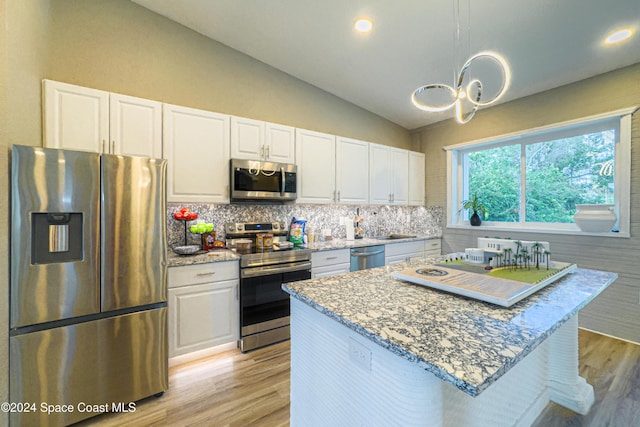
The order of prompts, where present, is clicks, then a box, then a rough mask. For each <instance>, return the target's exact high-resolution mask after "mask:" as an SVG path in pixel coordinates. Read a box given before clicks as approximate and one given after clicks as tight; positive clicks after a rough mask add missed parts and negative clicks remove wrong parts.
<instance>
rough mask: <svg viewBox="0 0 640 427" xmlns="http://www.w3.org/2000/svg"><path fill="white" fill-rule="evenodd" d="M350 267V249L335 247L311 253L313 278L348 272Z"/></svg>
mask: <svg viewBox="0 0 640 427" xmlns="http://www.w3.org/2000/svg"><path fill="white" fill-rule="evenodd" d="M350 268H351V252H350V250H349V249H334V250H330V251H320V252H313V253H312V254H311V278H312V279H316V278H320V277H328V276H333V275H336V274H342V273H348V272H349V270H350Z"/></svg>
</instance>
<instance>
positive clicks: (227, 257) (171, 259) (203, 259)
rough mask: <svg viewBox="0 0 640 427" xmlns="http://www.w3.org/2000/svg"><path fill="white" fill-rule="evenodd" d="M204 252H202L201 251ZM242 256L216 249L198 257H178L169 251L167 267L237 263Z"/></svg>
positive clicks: (230, 251) (226, 250)
mask: <svg viewBox="0 0 640 427" xmlns="http://www.w3.org/2000/svg"><path fill="white" fill-rule="evenodd" d="M201 252H202V251H201ZM239 259H240V255H238V254H237V253H235V252H234V251H232V250H229V249H216V250H213V251H209V252H204V253H198V254H196V255H178V254H177V253H175V252H173V251H172V250H171V249H169V253H168V257H167V265H168V266H169V267H176V266H180V265H192V264H205V263H209V262H222V261H237V260H239Z"/></svg>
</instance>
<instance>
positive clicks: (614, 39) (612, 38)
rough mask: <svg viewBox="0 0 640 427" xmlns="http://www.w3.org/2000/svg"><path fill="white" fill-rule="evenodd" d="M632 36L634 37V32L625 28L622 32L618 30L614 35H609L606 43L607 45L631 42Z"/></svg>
mask: <svg viewBox="0 0 640 427" xmlns="http://www.w3.org/2000/svg"><path fill="white" fill-rule="evenodd" d="M632 35H633V31H632V30H631V29H630V28H623V29H621V30H616V31H614V32H613V33H611V34H609V35H608V36H607V38H606V39H605V40H604V42H605V44H617V43H620V42H623V41H625V40H629V39H630V38H631V36H632Z"/></svg>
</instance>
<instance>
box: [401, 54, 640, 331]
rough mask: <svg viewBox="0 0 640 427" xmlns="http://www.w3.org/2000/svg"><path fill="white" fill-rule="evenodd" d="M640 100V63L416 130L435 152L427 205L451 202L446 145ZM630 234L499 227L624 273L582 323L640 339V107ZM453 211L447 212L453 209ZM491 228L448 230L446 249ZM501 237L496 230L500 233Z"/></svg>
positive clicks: (430, 157) (581, 261)
mask: <svg viewBox="0 0 640 427" xmlns="http://www.w3.org/2000/svg"><path fill="white" fill-rule="evenodd" d="M637 105H640V64H635V65H633V66H630V67H626V68H623V69H620V70H617V71H613V72H610V73H607V74H603V75H601V76H597V77H594V78H591V79H587V80H583V81H581V82H577V83H574V84H571V85H567V86H563V87H560V88H557V89H554V90H550V91H547V92H543V93H540V94H536V95H533V96H530V97H527V98H523V99H520V100H516V101H512V102H509V103H506V104H503V105H499V106H497V107H494V108H488V109H484V110H480V111H479V112H478V114H477V115H476V117H474V118H473V120H471V122H469V123H468V124H466V125H459V124H457V123H455V122H454V121H452V120H450V121H446V122H441V123H437V124H434V125H431V126H427V127H424V128H422V129H418V130H416V131H414V132H412V138H413V140H414V146H416V145H419V146H421V148H422V150H423V151H424V152H425V153H426V157H427V178H426V180H427V186H426V188H427V190H426V191H427V203H428V204H430V205H440V206H446V200H447V195H446V162H445V153H444V151H443V150H442V147H443V146H446V145H451V144H455V143H459V142H464V141H472V140H476V139H481V138H485V137H490V136H497V135H502V134H507V133H510V132H515V131H519V130H525V129H530V128H534V127H537V126H543V125H548V124H552V123H558V122H562V121H566V120H571V119H577V118H581V117H586V116H589V115H595V114H599V113H605V112H608V111H613V110H617V109H622V108H627V107H631V106H637ZM631 147H632V148H631V151H632V156H631V174H632V182H631V210H632V212H631V233H632V237H631V238H630V239H622V238H597V237H584V236H563V235H544V234H532V233H507V234H505V233H499V234H500V235H501V236H502V237H512V238H514V239H526V240H544V241H548V242H550V244H551V251H552V252H553V254H554V257H555V258H556V259H561V260H566V261H571V262H575V263H577V264H578V265H579V266H582V267H587V268H595V269H600V270H607V271H614V272H617V273H619V275H620V278H619V279H618V280H617V281H616V282H615V283H614V284H613V285H612V286H611V287H610V288H609V289H607V290H606V291H605V292H604V293H603V294H602V295H601V296H599V297H598V298H597V299H596V300H595V301H594V302H593V303H591V304H590V305H589V306H588V307H587V308H585V309H584V310H583V311H582V312H581V313H580V316H581V320H580V324H581V326H583V327H586V328H588V329H593V330H596V331H599V332H603V333H606V334H609V335H613V336H617V337H621V338H625V339H628V340H631V341H635V342H640V323H639V322H638V319H640V304H639V302H640V270H639V269H638V267H637V264H638V260H639V259H640V237H638V236H637V233H638V230H639V229H640V228H639V227H640V215H638V214H637V212H640V193H638V191H637V189H638V188H639V187H640V112H636V113H635V115H634V117H633V120H632V138H631ZM445 217H446V213H445ZM487 232H488V231H487V229H482V228H480V229H478V230H475V229H474V230H455V229H451V230H448V229H445V230H443V251H459V250H462V249H464V248H465V247H473V246H475V245H476V239H477V237H482V236H485V235H486V234H487ZM492 235H493V234H492Z"/></svg>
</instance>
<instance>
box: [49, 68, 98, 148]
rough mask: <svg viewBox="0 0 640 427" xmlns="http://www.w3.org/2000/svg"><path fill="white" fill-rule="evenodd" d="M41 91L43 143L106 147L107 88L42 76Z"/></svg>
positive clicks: (72, 146)
mask: <svg viewBox="0 0 640 427" xmlns="http://www.w3.org/2000/svg"><path fill="white" fill-rule="evenodd" d="M42 93H43V109H44V111H43V115H44V132H43V133H44V146H45V147H48V148H64V149H69V150H80V151H92V152H96V153H101V152H102V151H103V150H104V151H107V150H108V148H107V144H108V141H109V92H104V91H101V90H96V89H89V88H86V87H82V86H75V85H71V84H67V83H60V82H54V81H51V80H43V81H42Z"/></svg>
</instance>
